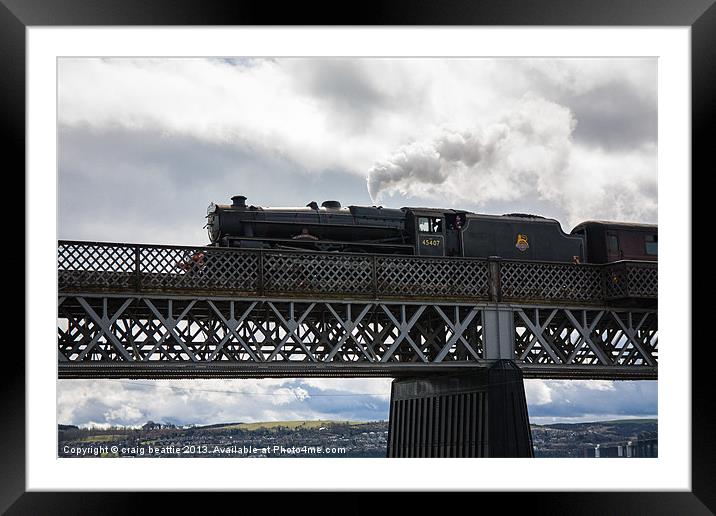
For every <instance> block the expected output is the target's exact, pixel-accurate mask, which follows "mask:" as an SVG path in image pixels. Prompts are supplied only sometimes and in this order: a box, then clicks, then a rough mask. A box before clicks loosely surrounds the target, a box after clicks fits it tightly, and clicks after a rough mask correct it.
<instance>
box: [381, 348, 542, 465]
mask: <svg viewBox="0 0 716 516" xmlns="http://www.w3.org/2000/svg"><path fill="white" fill-rule="evenodd" d="M532 456H533V452H532V434H531V432H530V426H529V419H528V414H527V402H526V400H525V388H524V383H523V380H522V372H521V371H520V370H519V368H518V367H517V366H516V365H515V364H514V363H512V362H511V361H509V360H500V361H498V362H496V363H495V364H494V365H493V366H492V367H490V368H486V369H484V370H481V371H480V372H478V373H470V374H461V375H443V376H433V377H425V378H410V379H400V380H394V381H393V384H392V387H391V400H390V421H389V427H388V457H532Z"/></svg>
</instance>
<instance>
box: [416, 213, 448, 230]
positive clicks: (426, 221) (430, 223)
mask: <svg viewBox="0 0 716 516" xmlns="http://www.w3.org/2000/svg"><path fill="white" fill-rule="evenodd" d="M418 231H420V232H421V233H442V231H443V224H442V219H441V218H439V217H418Z"/></svg>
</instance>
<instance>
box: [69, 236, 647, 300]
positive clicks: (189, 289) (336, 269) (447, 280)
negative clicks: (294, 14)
mask: <svg viewBox="0 0 716 516" xmlns="http://www.w3.org/2000/svg"><path fill="white" fill-rule="evenodd" d="M197 251H202V252H204V253H205V254H206V262H205V263H204V264H203V266H202V267H201V268H200V269H199V270H198V271H197V272H194V273H192V272H187V271H184V270H182V268H181V267H180V264H182V263H184V262H187V261H189V260H190V259H191V256H192V255H193V254H194V253H195V252H197ZM57 267H58V286H59V292H60V293H66V292H67V293H69V292H106V293H116V292H134V293H148V294H149V293H191V294H192V295H210V296H216V295H227V294H228V295H234V296H236V295H239V296H251V297H255V296H259V297H269V298H270V297H281V296H290V297H298V298H308V299H313V298H316V297H323V298H326V297H328V298H348V299H400V300H405V299H425V300H452V301H468V302H473V301H495V302H523V303H554V304H570V305H596V306H600V305H610V304H612V305H613V304H617V303H619V302H624V301H625V300H628V301H630V302H631V303H632V304H635V303H636V304H639V305H641V306H644V305H645V304H646V306H654V301H655V300H656V298H657V294H658V290H657V285H658V279H657V264H656V263H654V262H634V261H622V262H616V263H612V264H605V265H595V264H572V263H554V262H519V261H510V260H483V259H476V258H453V257H450V258H434V257H416V256H396V255H367V254H347V253H316V252H314V253H309V252H299V251H265V250H246V249H225V248H215V247H214V248H206V247H204V248H194V247H180V246H158V245H151V246H150V245H139V244H118V243H98V242H70V241H60V242H59V245H58V261H57ZM650 301H651V304H650V303H649V302H650Z"/></svg>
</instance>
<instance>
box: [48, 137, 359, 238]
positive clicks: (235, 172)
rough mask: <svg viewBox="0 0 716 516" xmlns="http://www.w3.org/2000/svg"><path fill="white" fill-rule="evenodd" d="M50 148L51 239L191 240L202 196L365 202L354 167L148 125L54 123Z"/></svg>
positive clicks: (200, 219) (198, 229)
mask: <svg viewBox="0 0 716 516" xmlns="http://www.w3.org/2000/svg"><path fill="white" fill-rule="evenodd" d="M59 148H60V151H59V174H58V180H59V186H58V187H59V235H60V238H70V239H88V240H114V241H127V240H129V241H145V242H153V243H173V244H187V245H196V244H201V243H205V242H206V233H205V231H204V230H203V229H202V228H203V225H204V216H205V214H206V206H207V205H208V204H209V202H229V198H230V196H232V195H235V194H244V195H246V196H248V197H249V202H253V203H255V204H257V205H280V206H286V205H291V206H292V205H296V204H297V203H299V204H300V205H303V204H306V203H308V202H309V201H311V200H317V201H319V202H320V201H322V200H325V199H338V200H340V201H341V202H342V203H343V204H366V203H368V202H369V201H370V199H369V197H368V195H367V192H366V191H365V183H364V180H363V179H361V178H360V177H358V176H355V175H351V174H346V173H344V172H343V171H340V170H324V171H320V172H318V173H315V172H311V173H308V172H307V171H306V170H305V169H304V168H303V167H301V166H299V165H297V164H295V163H293V162H291V161H288V160H286V159H284V158H282V157H281V156H280V155H278V154H269V153H266V152H261V151H256V149H252V148H251V147H248V146H244V147H242V146H239V145H229V144H224V145H222V144H216V143H209V142H206V141H202V140H198V139H194V138H191V137H187V136H177V135H172V136H171V137H168V136H166V135H163V134H162V133H160V132H154V131H148V130H143V131H128V130H122V129H114V130H107V131H96V130H92V129H89V128H69V127H60V131H59ZM296 192H301V193H302V195H303V196H305V197H306V198H305V199H302V198H297V197H296ZM309 197H310V198H309Z"/></svg>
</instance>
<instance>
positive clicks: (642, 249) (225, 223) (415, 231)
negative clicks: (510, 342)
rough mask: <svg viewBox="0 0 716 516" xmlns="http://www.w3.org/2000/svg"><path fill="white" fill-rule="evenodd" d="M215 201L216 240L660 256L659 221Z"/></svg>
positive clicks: (582, 257)
mask: <svg viewBox="0 0 716 516" xmlns="http://www.w3.org/2000/svg"><path fill="white" fill-rule="evenodd" d="M231 200H232V204H230V205H216V204H214V203H212V204H210V205H209V208H208V210H207V225H206V227H207V229H208V233H209V239H210V240H211V245H212V246H221V247H241V248H272V249H286V250H314V251H333V252H353V253H379V254H403V255H417V256H463V257H475V258H487V257H501V258H504V259H510V260H536V261H547V262H571V263H608V262H613V261H618V260H648V261H656V260H657V226H656V225H654V224H632V223H621V222H603V221H588V222H583V223H581V224H579V225H577V226H576V227H575V228H574V229H573V230H572V232H571V233H570V234H567V233H564V232H563V231H562V228H561V226H560V224H559V222H558V221H557V220H554V219H549V218H545V217H540V216H537V215H526V214H520V213H510V214H506V215H483V214H477V213H472V212H469V211H464V210H452V209H436V208H400V209H394V208H383V207H382V206H348V207H347V208H344V207H342V206H341V204H340V203H339V202H338V201H325V202H323V203H322V204H321V206H318V203H316V202H315V201H314V202H311V203H309V204H307V205H306V207H304V208H264V207H258V206H248V205H247V204H246V197H244V196H243V195H236V196H234V197H232V198H231Z"/></svg>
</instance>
